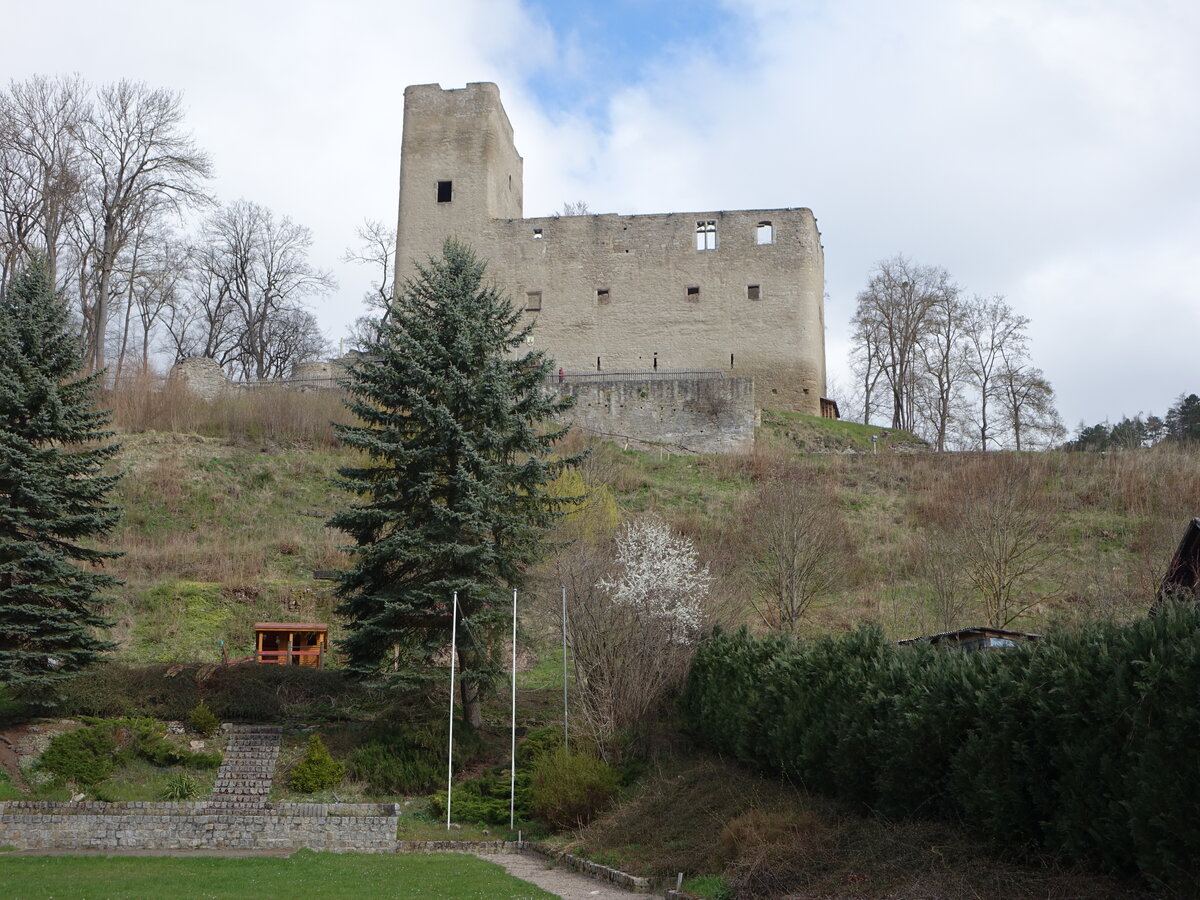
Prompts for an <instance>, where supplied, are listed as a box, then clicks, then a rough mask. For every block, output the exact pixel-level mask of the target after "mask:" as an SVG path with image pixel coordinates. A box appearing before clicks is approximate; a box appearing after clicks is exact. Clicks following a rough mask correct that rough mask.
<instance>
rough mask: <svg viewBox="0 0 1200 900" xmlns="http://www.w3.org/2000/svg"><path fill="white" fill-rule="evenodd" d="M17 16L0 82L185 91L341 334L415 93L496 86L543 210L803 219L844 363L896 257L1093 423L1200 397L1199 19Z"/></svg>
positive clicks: (221, 159)
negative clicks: (327, 292) (859, 316)
mask: <svg viewBox="0 0 1200 900" xmlns="http://www.w3.org/2000/svg"><path fill="white" fill-rule="evenodd" d="M53 10H54V15H53V16H52V17H49V16H48V15H47V12H46V9H45V8H44V7H42V8H38V7H37V6H36V5H35V4H32V3H29V2H26V0H0V34H2V35H3V40H2V41H0V47H2V50H0V79H3V80H4V81H8V80H11V79H22V78H25V77H28V76H29V75H32V74H35V73H42V74H59V73H71V72H77V73H79V74H80V75H82V76H83V77H84V78H85V79H87V80H89V81H92V82H106V81H114V80H117V79H119V78H131V79H135V80H141V81H145V82H147V83H149V84H150V85H152V86H155V87H168V88H171V89H174V90H178V91H181V92H182V93H183V96H184V104H185V107H186V108H187V121H188V123H189V124H190V127H191V128H192V129H193V131H194V134H195V138H196V140H197V142H198V143H199V144H200V146H202V147H203V148H205V149H207V150H208V151H209V152H210V153H211V154H212V156H213V158H214V161H215V164H216V171H217V178H216V181H215V183H214V185H213V190H214V192H215V193H216V194H217V196H218V197H219V199H221V200H223V201H226V202H228V201H233V200H236V199H239V198H245V199H249V200H254V201H257V202H259V203H263V204H265V205H267V206H270V207H271V208H272V209H274V210H276V211H277V212H278V213H281V214H286V215H288V216H291V217H292V218H293V219H294V220H296V221H298V222H300V223H302V224H304V225H307V226H308V227H310V228H311V229H312V231H313V234H314V239H315V244H314V248H313V254H312V258H313V261H314V262H315V263H316V264H317V265H319V266H321V267H325V268H329V269H331V270H333V271H334V273H335V275H336V276H337V278H338V280H339V289H338V291H337V292H336V293H335V294H333V295H331V296H329V297H327V298H324V299H323V300H319V301H315V302H314V308H315V310H316V312H317V314H318V316H319V317H320V320H321V322H322V323H323V325H324V327H325V329H326V331H327V333H328V336H329V337H330V338H331V340H333V341H336V340H337V339H338V338H339V337H341V336H343V335H344V334H345V331H346V327H347V325H348V324H349V323H350V322H351V321H352V320H353V319H354V318H355V317H356V316H357V315H360V314H361V313H362V304H361V297H362V295H363V293H364V292H365V291H366V290H367V288H368V282H369V278H370V274H369V273H368V272H367V271H366V270H364V269H358V268H355V267H353V266H348V265H344V264H341V263H340V262H339V261H338V260H339V258H340V256H341V255H342V253H343V251H344V250H345V248H346V247H348V246H350V245H351V244H353V242H354V231H355V228H356V227H357V225H358V224H359V223H361V222H362V221H363V220H364V219H367V218H371V219H379V220H383V221H385V222H388V223H391V222H394V220H395V216H396V205H397V186H398V179H399V166H400V132H401V124H402V121H401V120H402V112H403V110H402V103H403V90H404V87H405V86H406V85H409V84H423V83H431V82H437V83H440V84H441V85H442V86H443V87H447V88H449V87H461V86H463V85H464V84H465V83H466V82H468V81H495V82H497V83H498V84H499V85H500V89H501V94H502V97H503V100H504V104H505V107H506V109H507V110H508V114H509V118H510V119H511V120H512V123H513V127H514V130H515V132H516V142H517V149H518V150H519V151H520V153H521V154H522V156H524V158H525V203H526V207H525V214H526V215H527V216H540V215H548V214H550V213H551V212H553V211H555V210H556V209H557V208H559V207H561V206H562V203H563V201H565V200H577V199H582V200H585V201H587V203H588V204H589V206H590V207H591V209H592V211H593V212H617V213H650V212H671V211H686V210H709V209H740V208H747V209H754V208H772V207H788V206H807V207H810V208H811V209H812V210H813V212H814V213H815V214H816V216H817V219H818V222H819V225H820V228H821V231H822V235H823V241H824V245H825V276H826V281H827V289H828V294H829V300H828V306H827V309H826V316H825V318H826V322H827V323H828V334H827V352H828V357H829V363H830V372H831V375H832V376H834V378H835V380H836V383H839V384H840V385H841V386H842V387H843V388H847V387H848V386H849V377H848V374H847V368H846V363H845V359H846V354H847V348H848V344H847V336H848V331H849V328H848V322H849V319H850V317H851V315H852V314H853V311H854V301H855V296H856V294H857V293H858V291H859V290H861V288H862V286H863V285H864V283H865V281H866V279H867V275H868V271H869V270H870V268H871V266H872V264H873V263H874V262H875V261H877V260H879V259H882V258H885V257H889V256H893V255H895V254H897V253H903V254H905V255H907V256H909V257H911V258H912V259H913V260H915V261H916V262H919V263H929V264H935V265H940V266H944V267H945V268H947V269H948V270H949V271H950V272H951V274H952V275H953V276H954V278H955V280H956V281H957V282H958V283H959V284H960V285H961V286H962V287H963V288H964V289H965V290H967V291H968V292H972V293H978V294H986V295H991V294H1003V295H1005V296H1006V297H1007V298H1008V299H1009V301H1010V303H1011V304H1012V305H1013V306H1014V307H1015V308H1016V309H1017V311H1018V312H1019V313H1021V314H1023V315H1025V316H1028V317H1029V318H1030V319H1031V320H1032V325H1031V328H1030V331H1031V335H1032V338H1033V344H1032V350H1033V355H1034V361H1035V363H1036V364H1038V365H1040V366H1041V367H1042V368H1043V369H1044V370H1045V371H1046V373H1047V375H1048V376H1049V378H1050V380H1051V382H1052V383H1053V385H1054V386H1055V388H1056V390H1057V392H1058V396H1059V408H1060V410H1061V412H1062V414H1063V418H1064V421H1065V423H1066V424H1067V426H1068V427H1069V428H1071V429H1072V430H1073V429H1074V427H1075V426H1076V425H1077V424H1078V423H1079V422H1080V421H1081V420H1082V421H1086V422H1087V423H1089V424H1090V423H1092V422H1096V421H1101V420H1104V419H1106V418H1110V419H1113V420H1116V419H1117V418H1119V417H1120V416H1122V415H1133V414H1135V413H1137V412H1139V411H1143V412H1147V413H1149V412H1156V413H1160V414H1161V413H1162V412H1164V411H1165V410H1166V408H1167V407H1168V406H1169V405H1170V404H1171V403H1172V401H1173V400H1174V398H1175V397H1176V396H1177V395H1178V394H1179V393H1181V392H1185V391H1186V392H1200V290H1198V284H1200V51H1198V50H1197V47H1198V46H1200V3H1196V2H1194V0H1179V2H1170V0H1162V2H1158V0H1142V2H1132V0H1130V2H1117V0H1112V2H1088V0H1004V2H979V0H962V2H955V0H930V2H920V0H906V2H904V3H896V2H890V0H828V2H820V0H812V2H800V0H795V2H793V0H726V2H716V0H687V2H673V0H657V2H656V0H597V2H566V0H442V2H440V3H430V2H421V3H417V2H407V0H390V2H385V0H357V2H356V0H341V2H338V3H336V4H334V3H321V2H302V0H287V2H282V0H281V2H275V0H262V2H259V0H239V2H225V0H207V2H204V3H200V2H190V3H184V2H172V0H156V2H140V0H106V2H104V3H96V2H94V0H87V2H81V0H58V2H56V3H55V4H54V5H53Z"/></svg>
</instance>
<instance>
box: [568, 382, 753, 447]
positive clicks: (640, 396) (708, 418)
mask: <svg viewBox="0 0 1200 900" xmlns="http://www.w3.org/2000/svg"><path fill="white" fill-rule="evenodd" d="M551 387H552V389H553V390H554V391H556V392H557V394H558V395H559V396H560V397H561V396H570V397H574V398H575V405H574V406H573V407H572V408H571V409H570V410H568V411H567V412H566V413H565V414H563V416H562V417H561V418H562V421H563V422H564V423H569V424H571V425H576V426H578V427H580V428H583V429H584V430H586V431H591V432H593V433H595V434H598V435H600V436H602V437H607V438H614V439H621V438H627V439H632V440H636V441H645V442H650V443H660V444H666V445H667V446H669V447H678V448H681V449H686V450H691V451H693V452H696V453H732V452H737V451H741V450H749V449H750V448H751V447H753V446H754V424H755V418H756V413H755V406H754V379H753V378H712V377H699V375H698V376H697V377H687V376H678V377H671V378H653V377H647V378H627V379H621V380H615V379H614V380H608V379H605V378H604V377H602V376H583V377H581V376H577V375H567V376H565V378H564V380H563V381H562V382H552V385H551Z"/></svg>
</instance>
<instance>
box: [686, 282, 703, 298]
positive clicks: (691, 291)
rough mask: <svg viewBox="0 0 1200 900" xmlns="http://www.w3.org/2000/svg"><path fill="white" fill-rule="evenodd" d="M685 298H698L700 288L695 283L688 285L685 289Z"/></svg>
mask: <svg viewBox="0 0 1200 900" xmlns="http://www.w3.org/2000/svg"><path fill="white" fill-rule="evenodd" d="M687 298H688V299H689V300H692V301H695V300H699V299H700V288H699V287H697V286H696V285H692V286H691V287H689V288H688V289H687Z"/></svg>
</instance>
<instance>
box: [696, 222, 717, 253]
mask: <svg viewBox="0 0 1200 900" xmlns="http://www.w3.org/2000/svg"><path fill="white" fill-rule="evenodd" d="M696 249H697V250H716V249H717V223H716V221H715V220H714V219H705V220H704V221H703V222H697V223H696Z"/></svg>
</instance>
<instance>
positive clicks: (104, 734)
mask: <svg viewBox="0 0 1200 900" xmlns="http://www.w3.org/2000/svg"><path fill="white" fill-rule="evenodd" d="M117 749H118V748H117V742H116V740H114V738H113V734H112V731H111V730H109V729H106V728H96V727H91V726H84V727H83V728H80V729H79V730H78V731H68V732H64V733H63V734H57V735H55V736H54V737H53V738H52V739H51V741H50V744H49V746H47V747H46V749H45V751H44V752H43V753H42V755H41V756H40V757H38V761H37V763H36V764H35V768H36V769H37V770H38V771H39V772H44V773H45V774H47V775H49V776H50V777H51V779H52V782H53V784H55V785H63V784H66V783H67V782H68V781H73V782H75V784H80V785H95V784H99V783H100V782H102V781H104V780H105V779H106V778H108V776H109V775H111V774H112V772H113V769H114V768H116V764H117Z"/></svg>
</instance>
